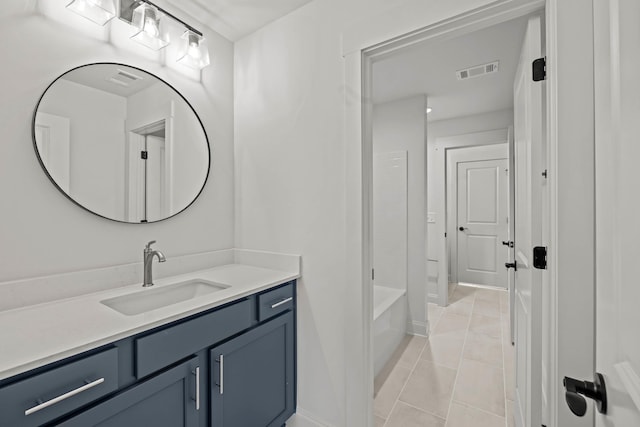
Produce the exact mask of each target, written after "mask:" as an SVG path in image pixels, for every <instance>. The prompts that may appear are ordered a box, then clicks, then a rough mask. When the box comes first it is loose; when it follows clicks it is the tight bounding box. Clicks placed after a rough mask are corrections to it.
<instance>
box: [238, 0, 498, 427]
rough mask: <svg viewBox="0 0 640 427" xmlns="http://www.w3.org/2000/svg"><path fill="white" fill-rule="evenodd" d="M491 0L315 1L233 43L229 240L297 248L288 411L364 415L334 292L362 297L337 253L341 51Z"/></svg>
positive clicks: (341, 234)
mask: <svg viewBox="0 0 640 427" xmlns="http://www.w3.org/2000/svg"><path fill="white" fill-rule="evenodd" d="M490 2H491V0H459V1H456V2H443V1H440V0H406V1H402V2H389V1H388V0H316V1H313V2H311V3H309V4H307V5H306V6H304V7H302V8H300V9H298V10H296V11H295V12H293V13H291V14H289V15H287V16H285V17H284V18H282V19H279V20H277V21H275V22H273V23H271V24H269V25H267V26H266V27H264V28H262V29H260V30H259V31H257V32H255V33H253V34H251V35H249V36H247V37H245V38H244V39H242V40H239V41H238V42H236V44H235V76H236V80H235V83H234V84H235V91H236V96H235V105H236V109H235V115H236V116H235V117H236V121H235V148H236V168H237V170H236V188H237V190H236V212H237V213H236V221H237V223H236V246H238V247H246V248H252V249H267V250H274V251H284V252H292V253H300V254H302V256H303V271H302V279H301V280H300V285H299V287H298V289H299V310H298V321H299V323H298V339H299V341H298V362H299V365H298V408H299V412H300V413H302V414H305V415H307V416H308V417H311V418H315V419H318V420H319V421H320V422H322V423H323V424H328V425H341V426H342V425H345V424H346V412H347V411H349V412H350V413H354V414H359V416H361V417H366V414H363V413H362V412H363V411H362V410H361V408H360V406H359V405H358V406H356V407H350V408H346V403H345V402H346V400H347V393H346V390H347V389H351V388H352V386H353V387H355V388H356V389H357V388H358V386H357V385H354V384H350V383H348V382H347V381H346V380H345V378H348V377H351V376H352V375H351V374H352V373H351V372H347V371H346V370H345V360H346V357H347V353H349V352H351V351H352V347H353V346H355V345H359V343H360V340H361V339H362V337H359V336H358V337H350V336H346V335H345V333H344V332H343V331H345V330H349V328H351V326H350V325H347V324H346V323H345V321H344V320H345V318H346V317H345V315H346V313H347V312H346V309H345V306H344V305H343V303H342V301H343V300H347V301H346V304H348V305H349V308H350V309H351V307H352V304H353V305H355V304H359V302H358V301H359V300H355V296H358V297H361V293H360V292H358V291H357V290H355V291H354V288H358V289H359V288H360V286H361V283H360V282H359V281H354V282H351V283H348V282H347V279H346V277H347V275H348V273H349V271H350V270H348V267H349V266H348V265H347V264H346V262H345V259H346V257H347V255H348V256H350V257H351V256H355V257H359V256H360V255H359V254H361V253H362V248H361V247H358V248H357V251H358V252H357V253H354V252H353V251H350V252H349V254H347V250H346V245H347V242H349V241H351V240H353V239H351V240H350V239H349V236H353V235H354V234H355V233H360V232H361V231H362V230H361V227H360V224H359V223H356V224H355V225H354V224H352V223H351V220H352V219H353V218H352V217H350V216H348V215H349V212H348V211H347V200H346V194H347V186H348V185H350V184H351V183H352V182H356V181H357V180H353V181H352V180H351V179H347V177H348V176H350V175H348V174H357V173H358V172H359V171H360V167H361V165H359V164H349V167H348V168H347V164H346V159H347V155H348V154H349V151H348V150H347V148H348V147H346V144H345V123H346V122H345V100H347V101H348V100H354V99H355V100H359V95H358V94H359V93H360V89H361V87H360V86H358V87H345V61H344V58H343V53H344V52H350V51H353V50H354V49H358V48H360V47H366V46H362V44H361V42H362V40H367V41H366V45H367V46H370V45H373V44H374V43H376V42H380V41H383V40H385V39H388V38H390V37H394V36H396V35H399V34H402V33H405V32H408V31H411V30H415V29H418V28H420V27H422V26H424V25H428V24H429V23H435V22H438V21H441V20H443V19H446V18H449V17H451V16H455V15H457V14H459V13H462V12H464V11H468V10H471V9H473V8H476V7H479V6H481V5H486V4H488V3H490ZM352 149H353V150H356V148H354V147H352ZM345 183H346V185H345ZM349 188H350V189H352V190H353V188H351V187H349ZM345 213H346V214H345ZM348 218H349V223H347V219H348ZM354 249H355V248H354ZM352 268H355V267H354V266H352ZM349 288H350V289H349ZM354 339H356V340H357V341H356V342H354ZM354 353H355V351H354ZM361 363H364V361H361ZM354 375H355V376H357V377H358V378H360V376H359V375H358V374H357V373H356V374H354ZM351 425H353V426H354V427H355V426H356V425H359V424H354V423H352V424H351Z"/></svg>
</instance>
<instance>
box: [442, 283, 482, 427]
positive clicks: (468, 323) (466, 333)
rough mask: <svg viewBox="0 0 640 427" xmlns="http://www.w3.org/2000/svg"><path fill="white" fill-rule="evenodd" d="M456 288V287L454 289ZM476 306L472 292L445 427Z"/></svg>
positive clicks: (474, 295) (474, 294)
mask: <svg viewBox="0 0 640 427" xmlns="http://www.w3.org/2000/svg"><path fill="white" fill-rule="evenodd" d="M457 287H458V286H457V285H456V288H457ZM475 305H476V292H475V291H474V292H473V302H472V303H471V312H470V313H469V321H468V322H467V329H466V330H465V332H464V342H463V344H462V351H461V352H460V360H458V367H457V368H456V377H455V378H454V379H453V389H452V390H451V397H450V398H449V408H447V417H446V418H445V427H446V426H447V424H448V423H449V415H450V414H451V407H452V406H453V396H454V395H455V392H456V387H457V385H458V375H459V373H460V367H461V365H462V359H463V355H464V349H465V348H466V347H467V338H468V337H469V328H470V327H471V317H472V316H473V308H474V307H475Z"/></svg>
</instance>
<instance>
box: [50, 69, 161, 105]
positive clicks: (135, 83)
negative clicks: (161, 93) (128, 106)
mask: <svg viewBox="0 0 640 427" xmlns="http://www.w3.org/2000/svg"><path fill="white" fill-rule="evenodd" d="M120 71H122V72H124V73H125V75H131V76H134V77H136V78H137V80H130V79H127V78H124V79H123V78H119V79H118V81H121V82H124V83H125V84H116V83H114V82H113V81H112V80H111V79H112V78H113V77H117V75H118V73H119V72H120ZM62 78H63V79H64V80H68V81H71V82H75V83H78V84H81V85H84V86H88V87H92V88H94V89H98V90H101V91H103V92H108V93H111V94H114V95H118V96H122V97H125V98H127V97H129V96H131V95H133V94H135V93H138V92H140V91H141V90H144V89H146V88H148V87H149V86H153V85H154V84H157V83H159V82H160V80H158V79H157V78H155V77H154V76H152V75H151V74H147V73H145V72H144V71H141V70H137V69H135V68H130V67H127V66H123V65H117V64H93V65H90V66H87V67H80V68H76V69H75V70H73V71H71V72H69V73H67V74H65V75H64V77H62Z"/></svg>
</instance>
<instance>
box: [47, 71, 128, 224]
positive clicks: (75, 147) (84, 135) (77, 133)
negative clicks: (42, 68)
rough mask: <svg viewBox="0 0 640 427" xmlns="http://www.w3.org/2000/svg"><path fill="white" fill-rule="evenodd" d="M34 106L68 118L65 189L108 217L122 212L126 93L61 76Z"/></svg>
mask: <svg viewBox="0 0 640 427" xmlns="http://www.w3.org/2000/svg"><path fill="white" fill-rule="evenodd" d="M38 111H42V112H45V113H49V114H55V115H57V116H62V117H65V118H67V119H70V120H71V132H70V144H69V147H70V149H69V157H70V159H69V165H70V171H69V194H70V195H71V197H73V198H74V200H77V201H78V202H79V203H80V204H82V205H83V206H85V207H86V208H87V209H90V210H91V211H93V212H96V213H99V214H100V215H103V216H106V217H109V218H122V216H123V213H124V173H125V164H124V123H125V118H126V116H127V103H126V99H125V98H122V97H121V96H118V95H114V94H111V93H108V92H105V91H102V90H98V89H94V88H91V87H88V86H84V85H81V84H78V83H75V82H71V81H69V80H65V79H60V80H58V81H57V82H56V84H55V85H53V86H52V87H51V88H49V89H48V90H47V95H46V97H45V98H43V99H42V102H41V104H40V105H39V106H38Z"/></svg>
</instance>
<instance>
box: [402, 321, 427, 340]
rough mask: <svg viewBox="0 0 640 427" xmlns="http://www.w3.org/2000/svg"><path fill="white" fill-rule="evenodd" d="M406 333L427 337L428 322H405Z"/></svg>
mask: <svg viewBox="0 0 640 427" xmlns="http://www.w3.org/2000/svg"><path fill="white" fill-rule="evenodd" d="M407 333H409V334H411V335H420V336H423V337H427V336H429V322H428V321H427V322H416V321H410V322H409V323H408V324H407Z"/></svg>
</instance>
